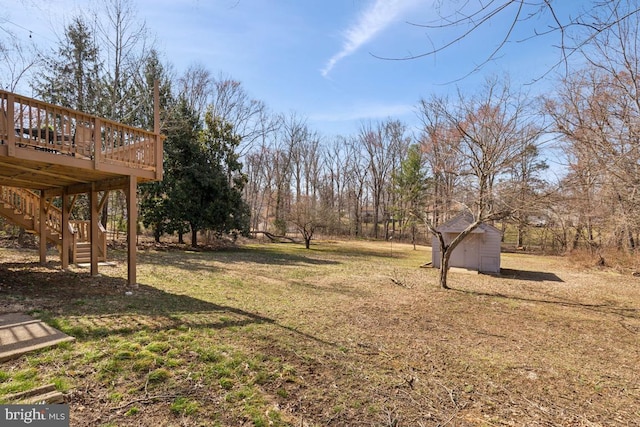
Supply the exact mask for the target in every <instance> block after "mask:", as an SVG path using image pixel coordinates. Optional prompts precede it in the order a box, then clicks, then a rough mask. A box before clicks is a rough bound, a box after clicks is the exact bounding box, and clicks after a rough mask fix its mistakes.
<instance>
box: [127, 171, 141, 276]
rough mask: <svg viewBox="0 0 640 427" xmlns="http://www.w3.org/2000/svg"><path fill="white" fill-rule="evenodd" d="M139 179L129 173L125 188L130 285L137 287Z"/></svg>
mask: <svg viewBox="0 0 640 427" xmlns="http://www.w3.org/2000/svg"><path fill="white" fill-rule="evenodd" d="M137 188H138V181H137V178H136V177H135V176H133V175H129V179H128V185H127V188H126V190H125V193H126V196H127V269H128V283H129V286H134V287H137V286H138V284H137V282H136V247H137V246H136V243H137V241H136V240H137V237H136V236H137V233H136V231H137V224H138V206H137V194H136V193H137Z"/></svg>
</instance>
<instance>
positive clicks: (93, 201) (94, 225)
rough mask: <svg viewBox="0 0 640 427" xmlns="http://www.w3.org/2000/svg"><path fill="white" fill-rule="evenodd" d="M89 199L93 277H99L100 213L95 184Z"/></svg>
mask: <svg viewBox="0 0 640 427" xmlns="http://www.w3.org/2000/svg"><path fill="white" fill-rule="evenodd" d="M91 187H93V188H92V189H91V192H90V195H89V199H90V205H91V231H90V235H91V239H90V241H91V276H92V277H95V276H97V275H98V243H99V240H100V239H99V237H98V233H99V230H98V221H99V219H100V211H99V210H98V192H97V191H96V190H95V184H92V185H91Z"/></svg>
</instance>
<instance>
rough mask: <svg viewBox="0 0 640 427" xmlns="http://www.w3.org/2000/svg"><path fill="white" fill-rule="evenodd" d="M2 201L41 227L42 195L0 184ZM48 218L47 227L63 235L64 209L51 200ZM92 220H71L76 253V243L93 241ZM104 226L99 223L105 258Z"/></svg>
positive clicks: (100, 254)
mask: <svg viewBox="0 0 640 427" xmlns="http://www.w3.org/2000/svg"><path fill="white" fill-rule="evenodd" d="M0 203H4V204H7V205H10V206H11V207H12V208H13V209H14V211H15V212H16V213H19V214H21V215H24V216H25V217H30V218H33V220H34V221H33V225H34V230H33V231H37V230H38V229H39V226H38V224H39V223H40V196H39V195H38V194H37V193H34V192H33V191H31V190H27V189H24V188H15V187H7V186H0ZM47 203H48V205H47V207H46V218H45V221H46V223H47V227H49V229H50V230H51V231H52V232H54V233H56V234H57V235H58V236H61V235H62V210H61V209H60V208H58V207H56V206H54V205H53V204H51V203H50V202H47ZM90 227H91V222H90V221H79V220H73V221H69V231H70V232H71V234H72V238H73V242H74V243H73V246H74V249H73V252H74V253H75V244H76V243H78V242H89V241H91V234H90V233H91V231H90V230H91V228H90ZM106 234H107V233H106V230H105V228H104V226H103V225H102V224H100V223H98V258H100V259H104V258H106V255H107V239H106Z"/></svg>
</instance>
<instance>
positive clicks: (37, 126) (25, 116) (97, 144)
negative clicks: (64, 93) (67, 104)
mask: <svg viewBox="0 0 640 427" xmlns="http://www.w3.org/2000/svg"><path fill="white" fill-rule="evenodd" d="M0 144H6V145H8V146H9V153H10V154H9V155H12V153H13V152H14V150H15V147H21V148H31V149H34V150H39V151H45V152H50V153H54V154H60V155H67V156H73V157H77V158H80V159H91V160H93V161H94V164H95V165H96V167H97V168H99V165H101V164H103V165H115V166H121V167H126V168H130V169H134V170H136V169H138V170H139V169H143V170H147V171H155V172H156V178H157V179H160V178H161V176H162V139H161V137H160V136H159V135H157V134H155V133H153V132H149V131H146V130H143V129H138V128H134V127H131V126H126V125H123V124H120V123H117V122H113V121H110V120H107V119H102V118H99V117H96V116H92V115H89V114H85V113H82V112H80V111H76V110H72V109H70V108H64V107H59V106H56V105H52V104H48V103H46V102H42V101H38V100H35V99H31V98H27V97H24V96H21V95H17V94H14V93H11V92H6V91H1V90H0ZM134 174H135V172H134Z"/></svg>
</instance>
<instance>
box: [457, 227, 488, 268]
mask: <svg viewBox="0 0 640 427" xmlns="http://www.w3.org/2000/svg"><path fill="white" fill-rule="evenodd" d="M481 239H482V234H479V233H472V234H470V235H468V236H467V237H466V238H465V239H464V240H463V241H462V242H461V243H460V244H459V245H458V246H457V247H456V248H455V249H454V250H453V252H452V253H451V259H450V261H449V265H450V266H451V267H461V268H468V269H471V270H478V268H479V267H480V265H479V264H480V263H479V260H480V255H479V254H480V245H481V243H482V242H481ZM451 240H453V238H452V239H451Z"/></svg>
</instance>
